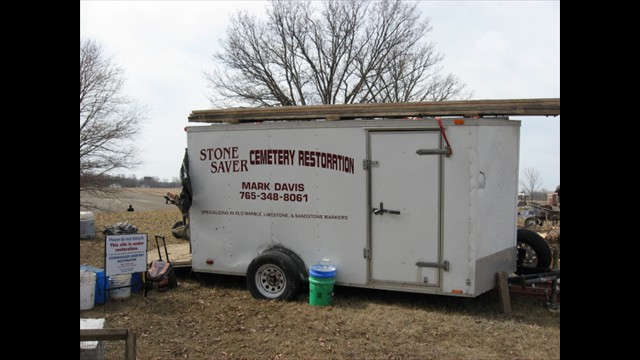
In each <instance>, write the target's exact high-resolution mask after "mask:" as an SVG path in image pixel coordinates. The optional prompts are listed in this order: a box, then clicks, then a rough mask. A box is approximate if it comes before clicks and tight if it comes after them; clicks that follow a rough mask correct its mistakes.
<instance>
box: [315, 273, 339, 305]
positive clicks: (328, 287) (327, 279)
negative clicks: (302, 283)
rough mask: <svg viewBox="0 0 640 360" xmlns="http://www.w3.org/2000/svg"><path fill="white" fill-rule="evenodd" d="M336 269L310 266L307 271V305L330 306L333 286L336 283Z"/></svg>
mask: <svg viewBox="0 0 640 360" xmlns="http://www.w3.org/2000/svg"><path fill="white" fill-rule="evenodd" d="M335 276H336V268H335V267H334V266H331V267H330V269H327V268H326V267H325V266H316V265H314V266H311V268H310V269H309V304H310V305H314V306H325V305H331V300H332V299H333V285H334V284H335V283H336V279H335Z"/></svg>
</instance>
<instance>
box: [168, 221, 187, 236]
mask: <svg viewBox="0 0 640 360" xmlns="http://www.w3.org/2000/svg"><path fill="white" fill-rule="evenodd" d="M184 230H185V227H184V223H183V222H182V221H176V222H175V223H174V224H173V226H171V234H172V235H173V237H175V238H176V239H182V238H183V237H184Z"/></svg>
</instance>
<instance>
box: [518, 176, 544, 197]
mask: <svg viewBox="0 0 640 360" xmlns="http://www.w3.org/2000/svg"><path fill="white" fill-rule="evenodd" d="M541 185H542V177H541V176H540V172H539V171H538V170H536V169H534V168H526V169H525V170H524V173H523V176H522V179H520V186H521V188H522V191H521V192H523V193H525V194H529V195H531V200H533V195H534V193H535V192H536V191H538V189H539V188H540V186H541Z"/></svg>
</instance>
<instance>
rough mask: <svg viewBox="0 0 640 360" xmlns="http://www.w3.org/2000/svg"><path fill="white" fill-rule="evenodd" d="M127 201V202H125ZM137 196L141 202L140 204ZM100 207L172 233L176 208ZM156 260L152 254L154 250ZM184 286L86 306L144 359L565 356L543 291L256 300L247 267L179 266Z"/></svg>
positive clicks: (86, 250)
mask: <svg viewBox="0 0 640 360" xmlns="http://www.w3.org/2000/svg"><path fill="white" fill-rule="evenodd" d="M127 205H128V204H127ZM134 206H135V205H134ZM167 207H168V208H166V209H164V210H155V211H144V212H143V211H140V212H139V211H135V212H132V213H127V212H120V213H99V214H97V215H96V227H97V228H98V229H99V230H101V229H102V228H103V226H105V225H109V224H113V223H115V222H118V221H129V222H130V223H132V224H134V225H135V226H137V227H138V228H139V232H145V233H147V234H148V235H149V239H150V241H149V248H150V249H155V242H154V241H151V240H152V239H153V236H155V235H161V236H165V237H166V239H167V242H168V243H170V244H182V243H184V240H178V239H175V238H173V236H172V235H171V225H172V224H173V223H174V222H175V221H177V220H181V215H180V213H179V211H178V210H177V209H176V208H175V207H174V206H169V205H167ZM150 260H153V259H150ZM80 263H81V264H87V265H93V266H97V267H103V266H104V237H103V236H102V235H99V236H98V237H97V238H96V239H92V240H80ZM177 275H178V287H177V288H174V289H171V290H167V291H165V292H156V291H149V292H148V294H147V296H146V297H144V296H143V294H142V293H138V294H132V296H131V297H130V298H128V299H126V300H123V301H115V300H109V301H107V303H106V304H104V305H97V306H95V307H94V308H93V309H90V310H84V311H81V313H80V316H81V317H83V318H105V319H106V322H105V327H107V328H129V329H131V330H133V331H134V332H135V334H136V336H137V357H138V359H152V360H159V359H223V358H230V359H300V358H304V359H327V358H339V359H342V358H350V359H365V358H366V359H372V358H376V359H378V358H385V359H480V358H481V359H505V358H510V359H513V358H518V359H559V358H560V317H559V314H557V313H551V312H549V311H548V310H546V308H545V307H544V304H543V302H542V301H541V300H539V299H532V298H523V297H516V296H512V298H511V302H512V314H511V315H510V316H505V315H502V314H501V313H500V303H499V299H498V297H497V295H496V294H495V293H494V292H490V293H487V294H484V295H482V296H480V297H478V298H475V299H466V298H455V297H448V296H436V295H422V294H410V293H401V292H391V291H378V290H368V289H357V288H347V287H341V286H336V288H335V297H334V301H333V305H331V306H326V307H315V306H310V305H309V304H308V290H306V291H303V292H302V293H301V294H300V295H299V296H298V297H297V298H296V299H294V301H291V302H275V301H259V300H255V299H253V298H252V297H251V295H250V294H249V292H248V290H247V288H246V284H245V278H244V277H237V276H222V275H206V274H205V275H196V274H191V273H190V272H189V269H179V271H178V272H177Z"/></svg>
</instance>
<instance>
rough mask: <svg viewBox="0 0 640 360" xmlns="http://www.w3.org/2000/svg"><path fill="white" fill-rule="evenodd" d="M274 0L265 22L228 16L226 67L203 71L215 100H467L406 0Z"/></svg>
mask: <svg viewBox="0 0 640 360" xmlns="http://www.w3.org/2000/svg"><path fill="white" fill-rule="evenodd" d="M321 4H322V9H320V10H319V11H317V10H316V9H315V8H314V7H313V4H312V2H311V1H309V0H306V1H286V0H272V1H271V3H270V6H269V7H268V9H267V21H266V22H261V21H259V20H258V19H257V18H256V17H255V16H251V15H249V14H248V13H246V12H238V13H236V14H235V16H234V17H232V19H231V25H230V27H229V28H228V30H227V37H226V39H224V40H221V46H222V49H223V50H222V52H219V53H216V54H215V55H214V60H217V61H219V62H220V63H221V64H222V65H223V66H224V70H217V71H212V72H210V73H205V77H206V79H207V80H208V82H209V88H210V89H211V90H212V95H211V96H210V97H209V99H210V101H211V103H212V104H213V105H214V106H220V107H228V106H238V105H248V106H292V105H312V104H339V103H344V104H350V103H371V102H378V103H382V102H406V101H440V100H447V99H456V98H460V99H468V98H470V96H471V94H470V93H468V92H466V91H465V85H464V84H462V83H461V82H460V81H459V80H458V78H457V77H455V76H454V75H452V74H447V75H443V74H441V68H440V67H439V64H440V63H441V62H442V60H443V56H442V55H440V54H438V53H437V52H436V51H435V46H434V44H433V43H430V42H426V41H425V40H424V39H425V38H426V35H427V33H428V32H429V31H431V27H430V25H429V19H421V14H420V12H419V11H418V9H417V4H416V3H407V2H404V1H402V0H382V1H375V2H372V1H367V0H341V1H340V0H328V1H323V2H321Z"/></svg>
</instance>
